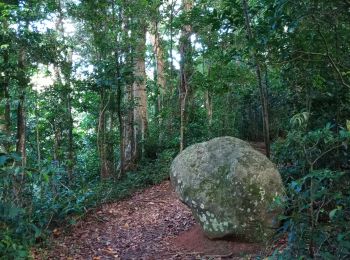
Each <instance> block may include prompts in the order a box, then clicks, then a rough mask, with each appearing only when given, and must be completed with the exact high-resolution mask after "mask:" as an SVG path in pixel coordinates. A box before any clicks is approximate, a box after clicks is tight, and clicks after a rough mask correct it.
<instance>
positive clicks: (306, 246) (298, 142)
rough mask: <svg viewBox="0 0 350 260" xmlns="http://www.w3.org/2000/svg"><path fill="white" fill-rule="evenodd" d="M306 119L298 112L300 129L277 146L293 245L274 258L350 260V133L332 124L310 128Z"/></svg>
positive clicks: (295, 121)
mask: <svg viewBox="0 0 350 260" xmlns="http://www.w3.org/2000/svg"><path fill="white" fill-rule="evenodd" d="M297 118H301V119H300V120H299V119H297ZM306 119H307V117H306V116H305V114H300V116H299V115H298V116H295V117H293V118H292V120H291V121H292V122H291V123H292V124H293V125H294V126H296V128H293V129H292V130H291V131H290V132H289V133H288V135H287V137H286V139H285V140H279V141H278V142H276V143H275V145H274V159H275V161H276V162H277V163H278V165H279V166H280V171H281V174H282V177H283V180H284V183H285V186H286V191H287V198H286V199H285V200H284V201H285V207H286V212H285V215H283V216H281V220H282V221H283V227H282V230H281V231H284V232H285V231H287V232H288V246H287V248H286V249H284V250H283V251H282V252H278V251H276V252H275V255H274V257H279V259H286V258H287V259H292V258H299V257H305V258H310V257H315V258H321V259H344V258H346V257H347V256H349V254H350V247H349V245H350V228H349V225H348V224H347V223H348V222H349V220H350V192H349V189H348V187H349V184H350V171H349V156H348V149H347V144H348V143H349V140H350V132H349V131H348V130H345V129H343V130H341V131H340V132H339V133H336V132H334V131H333V126H331V125H330V124H328V125H327V126H326V127H324V128H322V129H317V130H314V131H308V132H305V130H304V129H305V128H304V127H302V122H304V121H305V122H306ZM340 154H343V155H345V156H340ZM284 232H283V233H282V234H284Z"/></svg>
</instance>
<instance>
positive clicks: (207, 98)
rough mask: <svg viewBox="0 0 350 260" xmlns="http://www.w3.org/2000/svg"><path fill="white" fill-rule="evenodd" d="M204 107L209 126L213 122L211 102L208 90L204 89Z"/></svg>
mask: <svg viewBox="0 0 350 260" xmlns="http://www.w3.org/2000/svg"><path fill="white" fill-rule="evenodd" d="M205 108H206V110H207V116H208V123H209V126H211V125H212V122H213V102H212V97H211V94H210V92H209V90H206V91H205Z"/></svg>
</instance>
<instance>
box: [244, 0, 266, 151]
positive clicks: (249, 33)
mask: <svg viewBox="0 0 350 260" xmlns="http://www.w3.org/2000/svg"><path fill="white" fill-rule="evenodd" d="M242 5H243V12H244V17H245V23H246V30H247V37H248V39H249V40H251V41H252V40H254V36H253V32H252V29H251V22H250V18H249V6H248V3H247V0H242ZM251 55H252V58H253V60H254V62H255V69H256V77H257V81H258V85H259V89H260V98H261V106H262V118H263V134H264V142H265V146H266V148H265V149H266V156H267V157H270V128H269V112H268V96H267V86H266V84H265V83H266V82H265V81H264V80H263V73H262V65H261V63H260V62H259V60H258V58H257V55H256V51H255V50H253V51H252V53H251Z"/></svg>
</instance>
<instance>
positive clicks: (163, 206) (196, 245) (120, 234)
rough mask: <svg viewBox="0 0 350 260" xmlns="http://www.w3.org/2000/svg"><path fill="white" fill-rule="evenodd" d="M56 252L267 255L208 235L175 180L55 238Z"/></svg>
mask: <svg viewBox="0 0 350 260" xmlns="http://www.w3.org/2000/svg"><path fill="white" fill-rule="evenodd" d="M51 248H52V250H51V251H49V252H48V253H47V255H46V257H45V258H49V259H84V260H87V259H91V260H102V259H157V260H158V259H159V260H162V259H241V257H242V256H244V255H247V254H248V255H249V254H252V255H257V254H258V253H259V252H260V251H261V247H260V246H259V245H257V244H249V243H241V242H234V241H219V240H216V241H215V240H214V241H212V240H209V239H207V238H206V237H204V235H203V234H202V232H201V231H200V228H199V227H198V225H197V224H195V221H194V219H193V217H192V215H191V212H190V210H189V209H188V208H187V207H186V206H185V205H183V204H182V203H181V202H180V201H179V200H178V199H177V197H176V194H175V193H174V192H173V190H172V188H171V186H170V183H169V181H166V182H163V183H161V184H159V185H156V186H153V187H151V188H148V189H146V190H143V191H141V192H137V193H135V194H134V195H133V196H132V197H131V198H129V199H126V200H123V201H119V202H116V203H111V204H105V205H103V206H102V207H101V208H100V209H98V210H97V211H94V212H92V213H91V214H89V215H88V216H87V217H86V218H85V219H84V220H82V221H80V222H79V223H78V224H76V225H75V226H74V227H73V228H72V229H71V230H70V231H69V233H68V234H62V235H59V236H58V237H57V238H53V239H52V247H51ZM45 258H43V257H37V259H45ZM244 259H247V258H244Z"/></svg>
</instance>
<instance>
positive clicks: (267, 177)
mask: <svg viewBox="0 0 350 260" xmlns="http://www.w3.org/2000/svg"><path fill="white" fill-rule="evenodd" d="M170 177H171V182H172V185H173V186H174V188H175V190H176V192H177V193H178V194H179V197H180V199H181V200H182V201H183V202H184V203H185V204H186V205H188V206H189V207H190V208H191V210H192V213H193V215H194V217H195V218H196V220H197V221H198V222H199V223H200V225H201V227H202V229H203V231H204V233H205V234H206V235H207V236H208V237H209V238H222V237H227V236H235V237H241V238H243V239H245V240H248V241H252V242H264V241H267V240H268V239H269V238H270V237H271V236H272V235H273V233H274V228H276V224H277V221H275V219H276V215H277V213H278V211H279V210H278V209H276V208H275V209H274V210H271V205H272V203H273V200H274V198H275V197H276V196H278V195H281V194H282V191H283V186H282V181H281V177H280V175H279V173H278V171H277V169H276V167H275V165H274V164H273V163H272V162H271V161H270V160H268V159H267V158H266V156H265V155H263V154H261V153H260V152H258V151H256V150H254V149H253V148H252V147H251V146H250V145H249V144H248V143H246V142H244V141H242V140H240V139H237V138H234V137H219V138H214V139H212V140H210V141H208V142H204V143H199V144H195V145H192V146H190V147H188V148H187V149H185V150H184V151H183V152H182V153H180V154H179V155H178V156H177V157H176V158H175V159H174V161H173V163H172V165H171V174H170Z"/></svg>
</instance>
